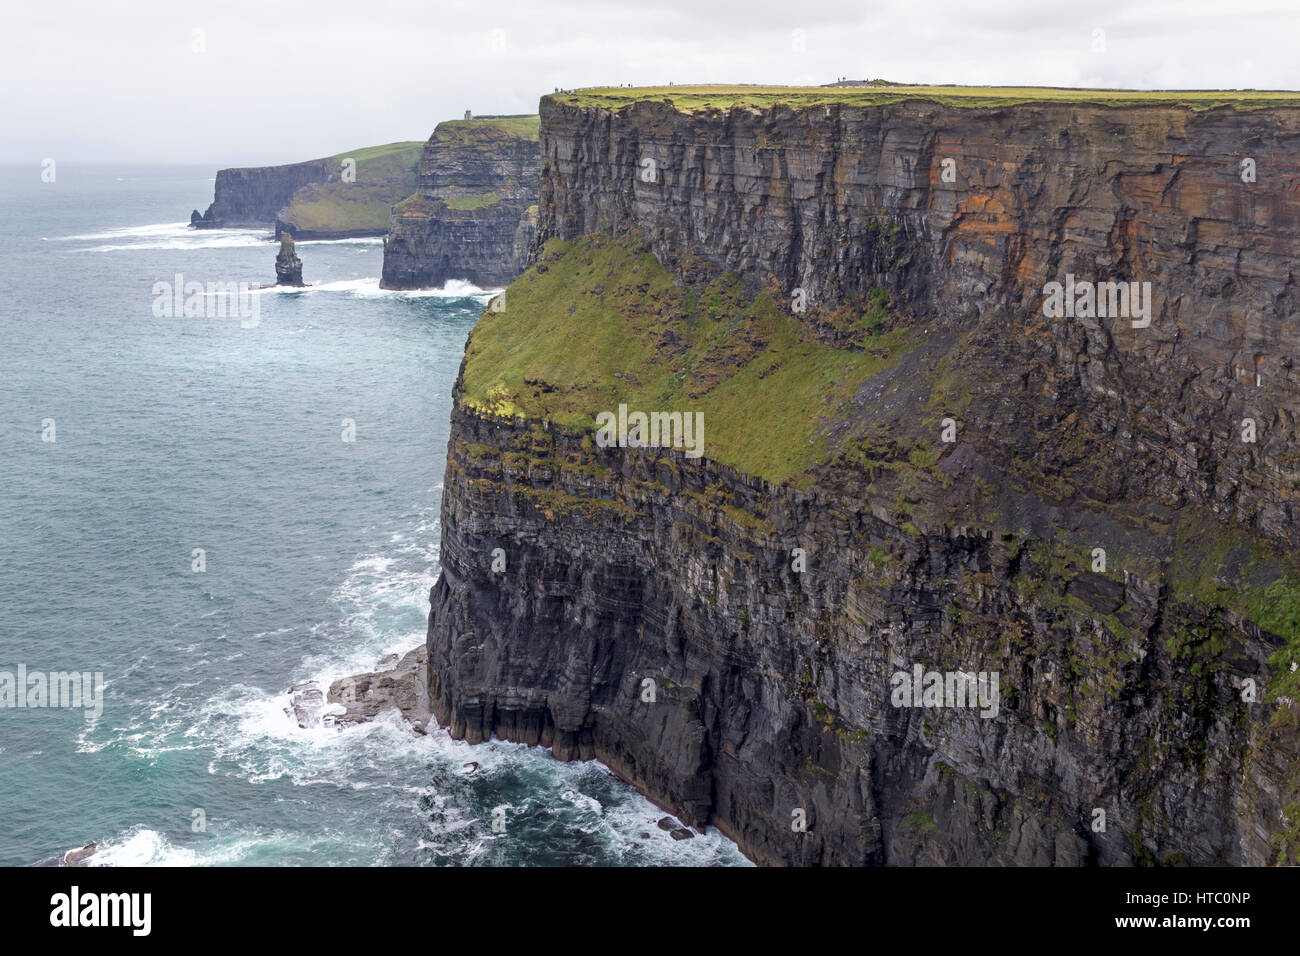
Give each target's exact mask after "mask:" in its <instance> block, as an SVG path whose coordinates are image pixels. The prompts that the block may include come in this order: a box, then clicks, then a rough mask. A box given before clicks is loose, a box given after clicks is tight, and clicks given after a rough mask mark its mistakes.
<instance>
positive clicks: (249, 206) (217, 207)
mask: <svg viewBox="0 0 1300 956" xmlns="http://www.w3.org/2000/svg"><path fill="white" fill-rule="evenodd" d="M421 147H422V144H420V143H390V144H388V145H386V146H372V147H367V148H364V149H357V150H353V151H351V152H348V153H340V154H339V155H337V156H331V157H328V158H326V159H313V160H309V161H307V162H303V163H292V164H289V165H286V166H255V167H247V168H239V169H222V170H219V171H218V172H217V181H216V189H215V196H214V199H213V202H212V204H211V205H210V206H208V208H207V210H206V211H205V212H204V213H203V214H202V215H201V216H200V215H199V212H198V210H195V211H194V212H193V214H191V216H190V222H191V225H193V226H195V227H196V228H200V229H203V228H218V227H226V226H271V227H274V230H275V235H277V236H278V235H279V234H280V233H282V232H288V233H289V234H291V235H293V236H294V237H295V238H297V239H317V238H340V237H346V236H380V235H383V234H384V233H385V232H387V230H388V219H389V215H390V209H391V208H392V205H393V204H394V203H396V202H399V201H400V200H402V199H404V198H406V197H407V196H409V195H410V194H411V190H412V189H413V188H414V187H415V184H416V182H417V168H418V163H419V156H420V150H421Z"/></svg>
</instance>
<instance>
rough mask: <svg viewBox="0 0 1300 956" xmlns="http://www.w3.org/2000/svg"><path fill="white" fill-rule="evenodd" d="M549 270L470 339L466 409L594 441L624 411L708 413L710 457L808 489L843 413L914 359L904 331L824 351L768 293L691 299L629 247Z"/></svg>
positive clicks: (733, 284)
mask: <svg viewBox="0 0 1300 956" xmlns="http://www.w3.org/2000/svg"><path fill="white" fill-rule="evenodd" d="M540 265H541V266H543V267H544V271H543V269H541V268H538V266H534V267H533V268H531V269H529V270H528V272H526V273H525V274H524V275H523V276H522V277H520V278H519V279H518V280H516V281H515V282H514V283H513V284H512V285H511V286H510V287H509V289H508V290H507V293H506V303H507V309H506V311H504V312H491V311H488V312H486V313H484V315H483V317H482V318H481V319H480V320H479V322H478V325H477V326H476V327H475V329H474V332H473V334H472V336H471V337H470V341H469V343H468V345H467V349H466V364H465V374H464V380H463V388H464V394H463V400H464V401H465V403H467V404H468V405H470V406H472V407H475V408H478V409H480V410H485V411H492V412H495V413H497V414H506V415H522V416H527V417H532V418H543V419H549V420H551V421H556V422H559V423H560V424H563V425H567V426H569V427H572V428H578V429H591V430H593V431H594V429H595V418H596V415H597V414H598V413H600V412H602V411H610V412H616V411H617V409H618V406H619V404H620V403H626V404H627V405H628V407H629V410H632V411H636V410H640V411H646V412H650V411H680V412H683V413H687V412H689V413H694V412H697V411H698V412H702V413H703V415H704V443H705V447H704V454H705V456H706V457H708V458H710V459H712V460H714V461H718V462H721V463H724V464H728V465H732V466H734V467H736V468H737V469H739V470H740V471H742V472H745V473H747V474H750V475H755V476H758V477H762V478H765V479H767V480H769V481H773V482H782V483H790V484H794V485H796V486H806V485H807V484H808V483H810V482H811V480H812V474H811V473H812V471H813V469H814V468H815V467H816V466H817V465H819V464H820V463H822V462H823V461H824V459H825V458H826V456H827V453H828V450H827V447H826V441H825V436H824V434H823V432H824V428H825V425H826V423H827V422H828V421H829V420H830V419H831V418H832V417H833V416H834V415H835V413H836V411H837V409H838V407H839V406H840V404H841V403H843V402H844V401H845V400H846V399H847V398H848V397H849V396H850V395H851V394H852V393H853V391H854V390H855V389H856V388H857V387H858V386H859V385H860V384H861V383H862V382H863V381H864V380H866V379H867V378H869V377H870V376H872V375H875V374H877V373H878V372H880V371H882V370H884V369H885V368H887V367H889V366H890V365H891V364H893V363H894V362H895V361H897V359H898V358H899V357H901V356H902V355H903V354H904V353H905V352H906V351H907V350H908V349H909V348H910V347H911V346H912V341H911V340H912V335H911V332H910V330H907V329H900V330H896V331H893V332H889V333H883V334H878V335H876V336H873V337H871V338H869V339H868V340H867V345H868V350H867V351H862V352H859V351H850V350H848V349H838V348H832V347H829V346H826V345H823V344H821V343H820V342H818V340H817V339H815V338H813V337H812V336H811V335H810V334H809V333H808V331H807V329H806V327H805V326H804V325H803V324H802V323H801V322H800V321H798V320H797V319H796V318H795V317H794V316H792V315H790V314H789V313H788V312H786V311H784V310H783V309H782V308H781V307H780V306H779V304H778V302H777V300H776V299H775V298H774V297H773V295H772V294H771V293H767V292H765V293H762V294H760V295H758V296H756V297H751V296H746V295H745V294H744V293H743V292H742V290H741V287H740V282H739V280H738V279H737V278H736V277H734V276H724V277H722V278H719V279H716V280H714V281H713V282H711V283H709V284H708V285H707V286H701V287H697V288H695V289H686V288H682V287H680V286H678V285H677V284H675V283H674V282H673V279H672V276H671V275H670V274H669V273H668V272H666V271H665V270H664V269H663V268H662V267H661V266H660V265H659V263H658V262H657V261H656V260H655V258H654V256H652V255H651V254H649V253H648V252H640V251H636V250H633V249H632V248H630V247H629V246H628V245H626V244H624V243H622V242H616V241H612V240H608V239H602V238H599V237H594V236H589V237H585V238H583V239H577V240H572V241H570V242H565V243H560V242H556V241H552V242H550V243H548V244H547V246H546V248H545V250H544V251H543V254H542V256H541V259H540ZM873 350H874V351H875V352H876V354H871V352H872V351H873ZM543 383H544V385H545V387H543Z"/></svg>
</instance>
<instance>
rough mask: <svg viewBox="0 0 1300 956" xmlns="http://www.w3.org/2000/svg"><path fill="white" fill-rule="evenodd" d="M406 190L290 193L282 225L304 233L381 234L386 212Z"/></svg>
mask: <svg viewBox="0 0 1300 956" xmlns="http://www.w3.org/2000/svg"><path fill="white" fill-rule="evenodd" d="M409 190H410V186H409V185H406V184H401V185H400V186H395V185H394V184H380V185H374V184H366V183H360V182H356V183H340V182H333V183H321V184H319V185H316V186H305V187H303V188H302V189H300V190H298V192H296V193H294V197H293V202H291V203H290V204H289V207H288V210H287V212H286V214H285V215H286V220H285V221H286V222H288V223H289V225H291V226H293V227H294V228H295V229H297V230H301V231H304V232H363V231H364V232H385V231H387V229H388V223H389V210H390V209H391V208H392V206H393V204H394V203H396V202H397V201H398V200H399V199H401V198H402V196H403V195H404V194H405V193H406V192H407V191H409Z"/></svg>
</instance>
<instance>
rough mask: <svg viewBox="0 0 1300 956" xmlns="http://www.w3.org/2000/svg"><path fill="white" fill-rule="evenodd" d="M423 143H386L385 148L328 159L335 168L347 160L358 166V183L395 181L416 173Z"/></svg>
mask: <svg viewBox="0 0 1300 956" xmlns="http://www.w3.org/2000/svg"><path fill="white" fill-rule="evenodd" d="M423 149H424V143H422V142H409V141H408V142H403V143H385V144H384V145H383V146H363V147H362V148H361V149H353V150H349V151H347V152H346V153H337V154H335V155H334V156H329V157H327V158H328V159H329V161H330V162H331V163H333V164H334V165H335V166H340V165H342V163H343V161H344V160H345V159H350V160H352V161H353V162H355V163H356V164H357V182H359V183H363V182H373V181H377V180H380V179H394V178H398V177H404V176H406V175H407V174H411V173H414V172H415V171H416V170H417V169H418V168H419V165H420V153H421V151H422V150H423Z"/></svg>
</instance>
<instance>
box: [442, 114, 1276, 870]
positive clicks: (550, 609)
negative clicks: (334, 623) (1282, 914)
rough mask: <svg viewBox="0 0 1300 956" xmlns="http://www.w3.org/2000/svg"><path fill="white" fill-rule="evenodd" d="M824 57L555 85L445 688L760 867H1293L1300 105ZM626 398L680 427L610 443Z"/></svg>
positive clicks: (463, 446)
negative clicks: (604, 98)
mask: <svg viewBox="0 0 1300 956" xmlns="http://www.w3.org/2000/svg"><path fill="white" fill-rule="evenodd" d="M842 92H843V98H838V96H839V94H840V93H841V91H813V92H812V93H808V94H804V93H799V94H797V95H793V96H791V97H790V101H789V102H781V101H780V97H776V98H775V99H776V101H775V102H757V103H755V102H746V103H742V104H733V103H729V102H728V101H729V100H731V99H735V97H734V96H732V95H731V93H730V92H729V91H721V92H719V91H717V90H705V91H703V92H699V93H692V91H690V90H687V89H673V90H668V91H659V92H656V93H655V94H654V95H653V96H652V95H649V94H644V93H641V92H639V91H626V90H623V91H613V93H611V95H610V97H609V99H610V100H611V101H612V104H606V105H602V104H601V103H599V102H596V101H597V100H598V98H597V97H594V96H586V97H584V96H583V95H578V96H576V97H567V96H555V97H549V96H548V97H546V98H544V100H543V102H542V109H541V120H542V126H541V140H542V178H541V187H540V203H539V207H540V208H539V217H538V219H539V223H538V237H537V243H536V244H535V245H534V247H533V248H534V259H533V262H532V263H531V265H530V268H529V269H528V270H527V271H526V272H525V274H524V275H523V276H522V277H520V278H519V279H518V280H516V281H515V282H514V283H513V284H511V286H510V287H509V289H508V293H507V308H506V309H505V310H504V311H500V312H491V311H490V312H488V313H486V314H485V315H484V316H483V318H482V319H480V321H479V323H478V325H477V326H476V327H475V329H474V331H473V333H472V335H471V337H470V340H469V343H468V344H467V348H466V356H465V361H464V364H463V366H462V371H461V376H460V379H459V381H458V382H457V386H456V391H455V409H454V411H453V422H452V424H453V429H452V437H451V440H450V444H449V453H448V461H447V473H446V476H445V488H446V492H445V495H444V498H443V511H442V527H443V538H442V549H441V569H442V570H441V576H440V577H439V579H438V582H437V584H436V585H435V586H434V589H433V592H432V595H431V602H432V610H431V614H430V621H429V632H428V641H427V646H428V665H429V692H430V698H431V701H432V705H433V711H434V714H435V716H436V717H437V719H438V720H439V721H440V722H441V723H443V724H445V725H447V726H448V727H449V728H450V729H451V732H452V734H453V736H456V737H458V738H464V739H467V740H470V741H471V742H476V741H481V740H485V739H487V738H489V737H490V736H493V735H496V736H498V737H501V738H503V739H507V740H514V741H522V742H526V743H531V744H542V745H545V746H550V747H552V748H553V753H554V754H555V756H557V757H559V758H561V759H588V758H592V757H596V758H599V759H601V760H603V761H605V762H606V763H607V764H608V765H609V766H610V767H611V768H613V769H614V770H615V772H617V773H618V774H620V775H621V776H623V777H625V778H627V779H629V780H631V781H633V782H634V783H636V784H637V785H638V786H639V787H641V788H642V789H643V790H644V791H645V792H646V793H647V794H649V795H650V796H651V797H652V798H653V799H655V800H656V801H659V802H661V803H662V804H664V805H666V806H668V807H670V808H672V809H673V811H674V812H676V813H678V814H679V815H681V817H682V819H684V820H686V821H687V822H688V823H691V824H695V825H715V826H718V827H719V828H720V829H722V830H723V831H724V832H726V833H727V834H729V835H731V836H732V837H734V838H735V839H736V840H737V841H739V843H740V845H741V847H742V848H743V849H744V851H745V852H746V853H747V854H748V855H750V856H751V857H752V858H754V859H755V860H758V861H760V862H765V863H785V864H905V865H909V864H927V863H929V864H973V863H974V864H978V863H994V864H1005V863H1018V864H1039V865H1042V864H1048V865H1050V864H1062V865H1080V864H1139V863H1143V864H1166V865H1174V864H1186V863H1192V864H1263V863H1278V862H1292V863H1294V862H1296V861H1297V859H1300V732H1298V730H1297V728H1298V727H1300V706H1298V705H1297V702H1296V701H1297V698H1300V671H1298V670H1297V668H1300V560H1298V558H1297V552H1296V545H1297V543H1300V514H1298V513H1297V501H1298V499H1300V451H1297V448H1300V433H1298V431H1300V429H1298V422H1300V372H1298V371H1297V369H1296V360H1297V358H1298V357H1300V356H1297V351H1296V342H1297V341H1298V338H1297V330H1298V329H1300V300H1298V298H1297V293H1296V290H1295V279H1294V277H1295V276H1296V275H1297V274H1300V178H1297V175H1296V172H1295V169H1294V164H1293V163H1291V162H1289V160H1287V157H1293V156H1294V155H1296V153H1297V150H1298V149H1300V110H1298V109H1296V108H1294V105H1285V106H1278V105H1270V104H1269V103H1267V102H1264V103H1255V102H1246V103H1243V104H1242V105H1243V106H1244V107H1250V108H1241V109H1237V108H1231V107H1225V106H1222V105H1218V104H1217V103H1216V102H1205V101H1204V100H1198V99H1197V98H1198V97H1200V94H1190V96H1191V98H1192V101H1191V102H1189V103H1179V102H1143V101H1141V100H1140V99H1138V98H1137V97H1133V98H1130V99H1127V100H1126V99H1124V98H1122V97H1120V96H1118V95H1117V94H1114V95H1112V94H1097V95H1096V96H1095V97H1094V101H1093V102H1087V101H1086V99H1087V98H1086V97H1084V96H1082V95H1081V96H1080V99H1079V100H1078V101H1075V102H1049V101H1044V102H1034V101H1033V97H1032V96H1028V97H1026V96H1020V97H1018V99H1020V100H1023V101H1021V102H1012V101H1009V99H1008V97H999V96H997V95H988V96H986V97H984V98H983V99H980V100H973V99H972V100H971V101H969V103H968V104H967V105H963V104H955V103H951V102H942V103H941V102H937V101H936V100H935V99H933V98H923V97H918V96H916V95H905V94H904V95H895V94H892V93H891V94H890V95H889V96H888V97H882V98H881V99H880V100H879V101H876V100H854V99H852V98H851V95H856V94H853V91H842ZM615 93H616V94H618V96H621V97H624V98H625V99H624V100H623V101H621V102H620V101H618V100H617V99H616V97H615V96H614V94H615ZM862 95H864V96H865V95H866V94H865V93H864V94H862ZM1052 95H1053V96H1056V97H1057V98H1058V99H1060V98H1066V97H1069V96H1070V93H1069V92H1068V91H1062V92H1057V93H1053V94H1052ZM1107 96H1109V97H1111V98H1113V99H1115V100H1117V102H1114V103H1112V102H1110V101H1109V100H1108V99H1107V98H1106V97H1107ZM672 98H675V102H665V99H672ZM1151 98H1154V97H1149V99H1151ZM1207 99H1208V97H1207ZM1221 99H1222V97H1221ZM1247 160H1249V163H1247V162H1246V161H1247ZM1083 282H1089V283H1091V282H1096V283H1111V282H1114V283H1116V285H1114V286H1112V287H1111V288H1112V293H1113V294H1114V295H1115V299H1114V300H1113V302H1112V304H1111V306H1110V308H1108V309H1106V310H1105V314H1099V311H1098V310H1097V309H1095V308H1094V307H1092V306H1090V305H1088V306H1087V307H1085V305H1087V303H1086V301H1085V300H1086V297H1085V296H1083V295H1082V294H1080V297H1079V298H1078V300H1077V303H1076V302H1074V301H1073V300H1072V305H1077V306H1078V308H1077V309H1076V308H1071V309H1070V310H1069V313H1068V314H1063V313H1062V311H1061V310H1060V309H1058V308H1054V307H1053V306H1052V304H1051V301H1050V298H1051V297H1050V296H1049V295H1048V294H1047V290H1049V289H1050V288H1051V284H1052V283H1060V284H1061V285H1062V286H1064V287H1068V288H1070V289H1071V290H1072V292H1073V291H1074V290H1076V289H1082V288H1083V286H1081V285H1076V283H1083ZM1119 282H1124V283H1129V282H1134V283H1137V286H1136V287H1131V286H1130V287H1127V288H1129V290H1130V291H1132V292H1133V297H1132V299H1131V300H1130V301H1128V302H1127V304H1126V306H1125V308H1124V309H1123V310H1119V311H1120V314H1117V309H1118V306H1119V301H1120V300H1119V299H1118V290H1119V286H1118V283H1119ZM1143 283H1149V284H1150V285H1149V287H1144V286H1143ZM1128 306H1132V310H1131V314H1130V311H1128ZM620 406H626V408H627V409H631V410H633V411H636V410H641V411H646V412H652V411H660V412H674V411H675V412H679V413H682V414H696V413H698V414H700V415H702V422H703V424H704V436H703V438H704V441H703V456H702V457H698V458H697V457H693V456H692V455H691V454H689V453H688V452H686V451H683V450H681V449H680V448H679V449H671V448H656V447H640V448H638V447H604V446H603V445H602V443H601V442H599V441H597V440H595V439H596V438H597V437H598V436H597V433H596V423H597V416H598V415H599V414H600V413H601V412H611V413H612V412H614V411H616V410H618V409H619V407H620ZM917 670H919V671H921V672H923V673H929V672H937V673H943V674H951V673H962V672H970V673H973V672H982V673H995V674H997V675H998V677H999V680H1000V684H999V687H1000V697H999V701H998V706H997V707H996V708H993V712H992V713H987V712H986V713H985V714H984V715H981V714H980V713H979V712H977V710H976V709H975V708H973V707H963V706H920V704H921V702H920V701H917V702H916V704H917V705H918V706H910V705H909V703H910V700H900V698H899V696H898V692H899V689H900V686H901V685H900V683H899V681H898V675H899V674H903V675H908V676H910V675H912V674H913V673H914V672H915V671H917ZM903 683H904V684H906V687H907V689H908V691H909V694H908V695H907V696H908V698H909V699H910V690H911V687H912V681H911V680H905V681H903Z"/></svg>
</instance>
